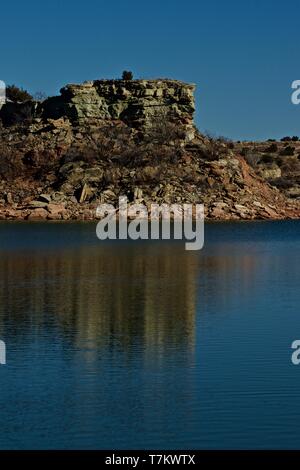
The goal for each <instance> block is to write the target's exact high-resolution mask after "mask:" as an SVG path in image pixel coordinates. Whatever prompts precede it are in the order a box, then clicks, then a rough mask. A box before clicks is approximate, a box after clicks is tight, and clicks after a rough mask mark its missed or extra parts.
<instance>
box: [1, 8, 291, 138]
mask: <svg viewBox="0 0 300 470" xmlns="http://www.w3.org/2000/svg"><path fill="white" fill-rule="evenodd" d="M0 37H1V44H2V47H1V69H0V79H2V80H4V81H5V82H6V83H15V84H17V85H20V86H22V87H24V88H26V89H29V91H31V92H35V91H45V92H46V93H47V94H51V95H52V94H57V93H58V91H59V89H60V88H61V86H63V85H64V84H66V83H69V82H75V83H77V82H82V81H84V80H87V79H95V78H111V77H119V76H120V74H121V72H122V70H124V69H130V70H132V71H133V72H134V74H135V76H136V77H137V78H140V77H141V78H156V77H170V78H177V79H180V80H184V81H187V82H194V83H196V85H197V92H196V103H197V112H196V122H197V125H198V127H199V128H200V129H201V130H209V131H211V132H213V133H215V134H217V135H225V136H228V137H231V138H235V139H262V138H263V139H264V138H270V137H282V136H283V135H290V134H298V135H300V105H299V106H295V105H292V104H291V100H290V96H291V89H290V86H291V82H292V81H293V80H296V79H300V59H299V55H300V54H299V46H300V40H299V39H300V2H299V0H285V1H283V0H281V1H279V0H273V1H271V0H260V1H258V0H247V1H244V2H242V1H241V0H239V1H238V0H228V1H224V0H223V1H222V0H206V1H202V0H152V1H148V2H145V1H143V0H139V1H138V0H122V1H121V0H113V1H109V0H105V1H103V0H85V1H80V2H79V1H76V0H73V1H70V0H61V1H57V0H52V1H48V2H47V1H44V2H42V1H38V0H29V1H26V0H22V1H21V0H14V1H10V2H5V3H1V28H0Z"/></svg>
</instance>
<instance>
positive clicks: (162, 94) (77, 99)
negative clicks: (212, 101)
mask: <svg viewBox="0 0 300 470" xmlns="http://www.w3.org/2000/svg"><path fill="white" fill-rule="evenodd" d="M194 89H195V85H192V84H187V83H183V82H180V81H177V80H168V79H161V80H94V81H87V82H84V83H83V84H80V85H75V84H69V85H66V86H65V87H63V88H62V89H61V95H60V96H54V97H51V98H48V99H47V100H45V101H44V102H43V103H34V102H30V103H29V102H27V103H7V104H6V105H4V106H3V108H2V110H1V112H0V116H1V115H2V118H3V120H4V121H7V122H8V123H9V122H10V121H11V122H12V121H13V120H14V119H13V117H14V116H16V115H19V121H22V116H23V115H24V111H26V108H27V109H28V108H29V109H30V113H31V114H32V116H33V117H34V118H39V117H42V118H43V119H48V118H49V119H59V118H62V117H66V118H68V119H69V120H70V121H71V123H73V124H75V123H76V124H82V125H84V124H85V123H94V124H97V121H98V123H101V122H103V121H107V120H119V121H123V122H124V123H125V124H126V125H128V126H130V127H133V128H135V129H138V130H141V131H143V130H147V128H149V127H151V124H152V122H153V120H159V119H161V120H164V122H165V121H170V122H173V123H176V124H177V125H179V124H180V125H181V127H182V129H184V139H185V140H187V141H188V140H192V139H193V138H194V135H195V128H194V124H193V113H194V111H195V102H194Z"/></svg>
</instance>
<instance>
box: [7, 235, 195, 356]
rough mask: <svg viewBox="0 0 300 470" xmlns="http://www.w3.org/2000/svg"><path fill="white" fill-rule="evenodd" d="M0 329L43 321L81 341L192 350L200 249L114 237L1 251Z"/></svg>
mask: <svg viewBox="0 0 300 470" xmlns="http://www.w3.org/2000/svg"><path fill="white" fill-rule="evenodd" d="M1 258H2V259H1V264H0V275H1V284H0V296H1V297H0V298H1V311H0V328H1V331H2V332H3V333H5V334H8V335H10V334H11V335H14V337H19V338H20V339H21V338H22V336H23V335H25V334H26V332H27V331H28V330H29V329H30V331H31V333H32V331H34V329H36V330H37V332H39V334H41V330H42V329H43V328H47V329H51V328H52V329H53V334H55V335H58V336H59V335H60V334H63V335H64V339H66V338H67V339H68V340H69V341H70V343H71V344H72V345H73V346H75V347H87V348H91V349H94V348H99V347H108V349H109V350H115V349H120V350H123V351H128V352H130V350H131V348H132V346H133V345H135V349H136V347H137V346H138V345H139V343H141V348H143V349H144V350H145V354H146V355H147V352H148V351H150V352H151V351H152V352H153V351H156V354H160V353H163V352H164V351H165V350H166V349H167V348H168V345H171V346H172V349H174V347H175V348H176V347H177V346H178V348H179V349H182V348H183V349H185V350H186V349H187V348H188V349H190V350H192V349H193V346H194V341H195V311H196V305H195V299H196V289H195V283H196V279H197V273H196V270H197V268H196V266H197V265H196V261H197V258H196V256H195V254H193V253H188V252H186V251H184V250H183V248H182V249H181V248H180V247H178V245H169V246H168V245H167V244H163V245H156V246H155V245H151V244H150V245H146V244H143V245H135V246H126V244H124V245H123V246H117V245H114V244H108V245H102V246H100V245H98V246H96V247H81V248H78V249H77V250H74V249H69V250H68V249H67V250H64V251H63V250H60V251H58V252H55V251H47V250H46V251H45V250H43V251H41V253H39V252H38V251H33V252H31V253H28V252H26V251H25V252H19V253H17V252H16V253H12V252H11V253H10V254H5V253H3V254H2V256H1Z"/></svg>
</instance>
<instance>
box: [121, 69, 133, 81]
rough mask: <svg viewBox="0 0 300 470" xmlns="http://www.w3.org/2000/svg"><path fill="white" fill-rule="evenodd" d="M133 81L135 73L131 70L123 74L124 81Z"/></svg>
mask: <svg viewBox="0 0 300 470" xmlns="http://www.w3.org/2000/svg"><path fill="white" fill-rule="evenodd" d="M132 79H133V73H132V72H130V70H124V72H123V73H122V80H132Z"/></svg>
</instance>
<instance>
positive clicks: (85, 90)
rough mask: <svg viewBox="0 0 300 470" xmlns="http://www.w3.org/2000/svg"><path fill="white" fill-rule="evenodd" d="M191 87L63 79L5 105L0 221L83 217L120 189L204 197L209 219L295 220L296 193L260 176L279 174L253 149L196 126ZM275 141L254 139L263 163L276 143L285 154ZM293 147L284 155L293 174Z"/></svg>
mask: <svg viewBox="0 0 300 470" xmlns="http://www.w3.org/2000/svg"><path fill="white" fill-rule="evenodd" d="M194 88H195V87H194V85H189V84H186V83H182V82H179V81H176V80H132V81H129V80H128V81H124V80H99V81H93V82H86V83H83V84H82V85H67V86H66V87H64V88H63V89H62V90H61V95H60V96H58V97H52V98H49V99H47V100H46V101H44V102H42V103H36V102H31V101H29V102H25V103H23V104H16V103H7V104H6V105H5V106H4V107H3V108H2V110H1V113H0V114H2V112H5V113H6V117H9V116H10V117H11V118H12V121H13V120H14V119H15V118H16V117H18V118H19V119H17V120H16V121H15V125H10V126H6V125H4V126H1V125H0V219H29V220H35V219H37V220H38V219H49V220H60V219H64V220H69V219H84V220H89V219H94V218H95V217H96V207H97V205H98V204H99V203H102V202H107V203H113V204H117V202H118V198H119V197H120V196H124V195H126V196H127V197H128V200H129V203H130V204H131V203H133V202H143V203H145V204H146V205H147V207H148V206H149V205H150V204H151V203H153V202H154V203H159V204H162V203H168V204H172V203H192V204H199V203H204V205H205V214H206V217H207V218H210V219H217V220H231V219H234V220H237V219H245V220H252V219H268V218H271V219H284V218H299V217H300V201H299V200H298V199H297V197H298V196H297V194H298V193H295V192H294V193H293V194H291V193H290V192H289V193H287V192H285V191H283V190H282V188H281V186H280V185H278V187H274V186H273V185H272V184H269V181H266V180H268V179H270V178H272V179H274V178H277V179H278V175H279V168H275V167H274V162H273V160H272V161H271V163H272V165H273V166H272V167H265V166H263V167H262V166H261V165H254V164H253V161H252V160H253V159H252V156H253V155H252V154H253V152H254V150H255V152H256V150H257V149H256V148H255V149H253V148H252V146H251V148H250V154H249V152H248V150H249V149H248V147H247V148H246V147H245V148H241V144H238V143H236V144H235V143H233V142H228V141H226V140H224V139H223V140H222V139H213V138H211V137H209V136H203V135H201V134H200V133H199V132H197V130H196V128H195V126H194V123H193V112H194V94H193V93H194ZM9 113H10V114H9ZM2 116H3V114H2ZM28 117H29V119H28ZM16 123H17V124H16ZM280 145H281V144H280ZM280 145H279V144H278V146H277V145H275V144H274V143H273V144H272V146H270V143H264V144H260V145H259V149H260V150H259V151H260V153H262V154H263V155H262V157H263V158H262V160H263V161H264V162H265V161H266V156H265V153H266V152H273V153H274V152H275V150H274V149H275V147H276V149H277V147H278V149H277V150H278V152H279V154H280V155H283V154H284V155H286V154H287V151H288V150H289V152H291V149H290V148H288V149H287V148H281V147H280ZM255 152H254V153H255ZM297 152H298V151H297V150H296V149H294V150H293V153H294V154H295V155H293V156H292V157H288V158H290V159H293V161H290V166H291V165H292V164H293V165H292V167H291V168H292V169H293V171H294V169H295V164H296V163H297V164H298V160H297ZM256 153H257V152H256ZM256 153H255V155H256ZM273 153H272V155H273ZM255 155H254V156H255ZM250 157H251V158H250ZM255 158H256V156H255ZM278 158H279V156H278ZM280 158H281V157H280ZM282 158H285V159H286V158H287V157H286V156H284V157H282ZM267 160H268V162H269V160H270V155H269V157H268V159H267ZM277 160H278V159H277ZM277 160H276V161H277ZM296 160H297V162H296ZM247 162H248V163H250V165H249V164H248V163H247ZM268 162H267V163H266V164H267V165H269V164H270V162H269V163H268ZM278 162H279V160H278ZM280 162H281V160H280ZM281 163H283V162H281ZM264 165H265V163H264ZM290 166H289V168H290ZM284 168H285V167H284V164H283V165H281V166H280V172H281V173H280V174H282V175H283V176H285V173H284V171H285V169H284ZM289 168H288V169H289ZM274 169H275V170H276V172H274ZM288 169H287V170H288ZM262 170H263V173H262ZM287 170H286V171H287ZM287 174H289V173H287ZM272 181H273V180H270V182H271V183H272ZM292 197H293V198H292Z"/></svg>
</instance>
